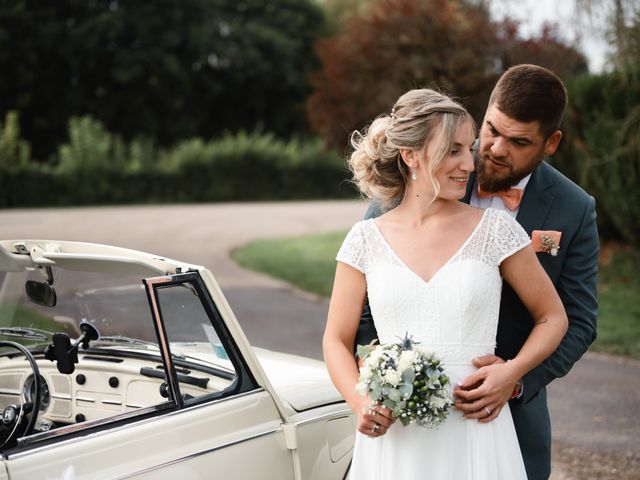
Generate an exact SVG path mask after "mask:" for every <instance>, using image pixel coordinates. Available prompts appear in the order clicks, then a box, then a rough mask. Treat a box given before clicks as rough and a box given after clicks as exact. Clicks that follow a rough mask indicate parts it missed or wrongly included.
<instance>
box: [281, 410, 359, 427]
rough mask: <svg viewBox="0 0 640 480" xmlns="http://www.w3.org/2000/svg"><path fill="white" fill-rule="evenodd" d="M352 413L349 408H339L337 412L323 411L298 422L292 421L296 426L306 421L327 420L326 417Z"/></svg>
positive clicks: (341, 416) (346, 415) (342, 416)
mask: <svg viewBox="0 0 640 480" xmlns="http://www.w3.org/2000/svg"><path fill="white" fill-rule="evenodd" d="M352 414H353V412H352V411H351V409H349V408H347V409H345V410H339V411H337V412H328V413H323V414H322V415H318V416H316V417H312V418H307V419H305V420H301V421H299V422H293V424H294V425H296V426H300V425H305V424H307V423H313V422H318V421H320V420H328V419H331V418H333V417H336V418H345V417H350V416H351V415H352Z"/></svg>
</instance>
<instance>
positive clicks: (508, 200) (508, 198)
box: [478, 185, 523, 212]
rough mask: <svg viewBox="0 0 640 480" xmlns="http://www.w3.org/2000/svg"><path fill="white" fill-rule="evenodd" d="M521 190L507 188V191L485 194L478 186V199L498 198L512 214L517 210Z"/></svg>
mask: <svg viewBox="0 0 640 480" xmlns="http://www.w3.org/2000/svg"><path fill="white" fill-rule="evenodd" d="M522 193H523V190H521V189H519V188H509V189H507V190H502V191H500V192H495V193H489V192H485V191H483V190H482V189H481V188H480V185H478V197H479V198H492V197H500V198H501V199H502V202H503V203H504V204H505V206H506V207H507V208H508V209H509V210H511V211H512V212H514V211H516V210H517V209H518V206H519V205H520V200H522Z"/></svg>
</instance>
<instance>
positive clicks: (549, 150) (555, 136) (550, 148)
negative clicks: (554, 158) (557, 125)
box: [544, 130, 562, 157]
mask: <svg viewBox="0 0 640 480" xmlns="http://www.w3.org/2000/svg"><path fill="white" fill-rule="evenodd" d="M560 140H562V132H561V131H560V130H556V131H555V132H553V133H552V134H551V135H549V138H547V140H546V141H545V143H544V154H545V155H546V156H547V157H550V156H551V155H553V154H554V153H556V150H557V149H558V145H560Z"/></svg>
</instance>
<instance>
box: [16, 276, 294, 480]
mask: <svg viewBox="0 0 640 480" xmlns="http://www.w3.org/2000/svg"><path fill="white" fill-rule="evenodd" d="M145 285H146V289H147V295H148V299H149V306H150V309H151V315H150V317H151V318H152V320H153V322H154V327H155V329H156V334H157V337H158V344H159V346H160V352H161V355H162V363H163V366H162V368H155V369H153V368H146V367H144V368H141V369H140V374H141V378H140V379H138V380H136V379H132V380H130V381H128V382H127V386H126V402H127V405H129V406H131V411H129V412H127V413H125V414H121V415H117V416H114V417H113V418H110V419H108V421H102V422H97V423H92V422H88V424H87V425H83V424H78V425H77V427H76V428H71V427H67V428H64V429H60V432H59V433H58V434H53V433H55V432H50V433H49V434H47V435H41V436H42V437H43V438H42V439H40V438H33V439H30V440H29V441H25V442H22V443H21V444H20V446H19V448H16V449H14V450H12V451H8V452H5V455H6V460H5V465H6V467H7V471H8V474H9V478H10V479H12V480H13V479H15V480H27V479H34V478H42V479H61V480H62V479H64V480H72V479H125V478H135V479H154V480H155V479H167V480H168V479H172V480H174V479H176V478H184V479H200V478H202V479H205V478H206V479H210V478H233V479H245V478H246V479H249V478H251V479H253V478H274V479H283V480H287V479H292V478H294V474H293V461H292V455H291V451H290V450H288V449H287V446H286V444H285V437H284V434H283V430H282V419H281V415H280V413H279V411H278V408H277V406H276V404H275V402H274V399H273V398H272V396H271V395H270V394H269V392H268V391H266V390H265V389H264V388H262V387H261V386H260V385H258V383H257V382H256V379H255V378H254V376H253V375H252V372H251V371H250V369H249V367H248V365H247V362H245V361H244V359H243V357H242V355H241V352H240V349H239V348H238V345H237V342H236V341H235V340H234V338H233V336H232V335H231V334H230V332H229V330H228V328H227V327H226V325H225V322H224V319H223V317H222V316H221V314H220V311H219V309H218V308H217V307H216V305H215V304H214V302H213V300H212V298H211V296H210V295H209V292H208V291H207V290H206V288H205V287H204V284H203V282H202V279H201V278H200V276H199V274H198V273H197V272H189V273H184V274H178V275H172V276H163V277H156V278H148V279H146V280H145ZM81 361H82V359H81ZM148 379H149V380H148ZM150 380H155V381H157V382H161V384H160V388H159V393H156V391H155V390H156V389H154V391H153V393H150V390H148V389H146V390H145V388H146V387H145V385H146V384H147V383H148V381H150ZM149 395H156V396H157V403H155V404H154V405H152V406H151V407H146V408H140V409H138V408H136V400H140V399H142V398H143V396H144V397H145V400H148V396H149ZM34 437H38V435H35V436H34Z"/></svg>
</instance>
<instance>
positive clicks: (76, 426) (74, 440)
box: [11, 387, 265, 458]
mask: <svg viewBox="0 0 640 480" xmlns="http://www.w3.org/2000/svg"><path fill="white" fill-rule="evenodd" d="M262 392H265V389H264V388H262V387H259V388H256V389H255V390H250V391H248V392H244V393H239V394H237V395H233V396H229V397H224V398H218V399H216V400H213V401H212V402H207V403H201V404H198V405H191V406H190V407H185V408H182V409H180V410H173V411H170V412H161V413H160V414H159V415H157V416H154V417H151V418H146V419H142V420H135V416H136V415H143V414H144V413H146V412H147V411H148V409H149V408H154V407H146V408H145V410H143V411H142V412H140V411H137V410H134V411H131V412H127V413H122V414H118V417H121V416H123V415H124V416H126V415H131V416H132V417H133V420H132V421H131V422H129V423H126V424H124V425H120V426H119V427H112V428H109V424H108V423H107V424H106V425H105V429H104V430H100V431H98V432H93V433H91V437H94V436H102V435H108V434H111V432H118V431H120V430H123V429H128V428H131V425H132V424H134V423H135V424H136V426H138V425H147V424H149V423H152V422H157V421H159V420H160V419H162V418H165V417H168V416H172V415H178V414H180V413H182V412H188V411H191V410H197V409H200V408H207V407H209V406H211V405H216V404H218V403H221V402H227V401H229V400H235V399H236V398H241V397H244V396H248V395H253V394H258V393H262ZM103 421H104V420H94V421H93V422H95V423H100V422H103ZM90 426H91V425H88V422H83V423H80V424H73V425H68V426H66V427H62V428H60V429H55V430H50V431H48V432H42V433H36V434H34V435H30V436H29V437H22V438H20V439H18V440H22V439H23V438H27V439H29V444H33V443H34V442H35V441H38V440H39V439H40V438H42V439H43V440H44V439H50V438H54V437H56V436H62V435H65V434H67V433H69V430H71V429H73V430H85V429H86V428H89V427H90ZM63 429H64V430H63ZM60 430H63V431H62V432H61V433H59V434H58V435H56V434H55V432H58V431H60ZM86 438H87V437H86V436H82V437H74V438H69V439H66V440H63V441H61V442H58V443H56V445H55V446H58V445H63V446H65V445H73V444H75V443H78V442H82V441H84V440H85V439H86ZM51 448H52V445H43V446H41V447H34V448H33V449H30V450H27V451H22V452H16V453H11V458H23V457H28V456H29V455H32V454H35V453H37V452H39V451H40V450H43V449H47V450H48V449H51Z"/></svg>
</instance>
